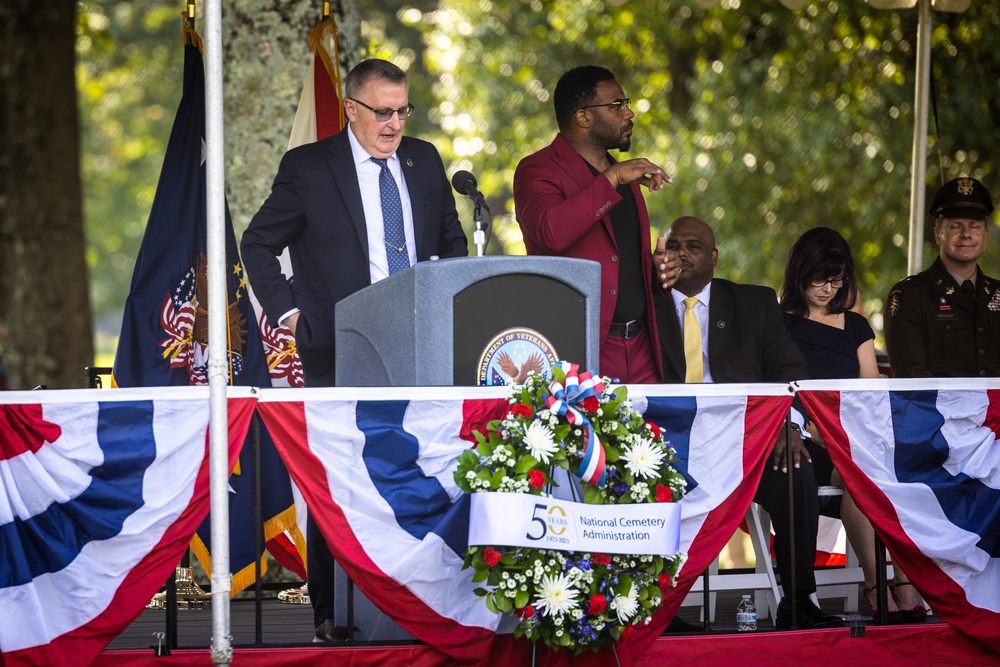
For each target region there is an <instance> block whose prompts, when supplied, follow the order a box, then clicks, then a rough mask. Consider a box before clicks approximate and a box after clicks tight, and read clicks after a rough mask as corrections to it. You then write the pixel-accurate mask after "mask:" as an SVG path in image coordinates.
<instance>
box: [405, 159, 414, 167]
mask: <svg viewBox="0 0 1000 667" xmlns="http://www.w3.org/2000/svg"><path fill="white" fill-rule="evenodd" d="M406 166H407V167H412V166H413V160H411V159H410V158H406Z"/></svg>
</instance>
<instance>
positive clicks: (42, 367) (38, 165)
mask: <svg viewBox="0 0 1000 667" xmlns="http://www.w3.org/2000/svg"><path fill="white" fill-rule="evenodd" d="M75 43H76V2H75V0H52V1H50V2H42V3H40V2H34V1H33V0H8V2H4V3H0V319H2V320H3V322H4V323H5V325H6V340H5V341H3V348H2V353H3V361H4V364H5V365H6V368H7V374H8V387H9V388H10V389H30V388H31V387H34V386H36V385H41V384H44V385H47V386H49V387H52V388H57V387H58V388H66V387H82V386H84V374H83V369H84V366H88V365H92V364H93V357H94V350H93V339H92V338H93V337H92V326H91V315H90V295H89V288H88V286H89V281H88V276H87V264H86V261H85V256H84V249H85V241H84V230H83V211H82V203H81V202H82V198H81V186H80V166H79V165H80V142H79V125H78V118H77V100H76V80H75V71H74V68H75V63H76V59H75Z"/></svg>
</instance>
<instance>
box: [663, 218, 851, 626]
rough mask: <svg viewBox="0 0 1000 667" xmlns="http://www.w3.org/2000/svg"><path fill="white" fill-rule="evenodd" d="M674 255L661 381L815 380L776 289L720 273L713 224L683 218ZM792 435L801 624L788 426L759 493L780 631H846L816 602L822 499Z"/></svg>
mask: <svg viewBox="0 0 1000 667" xmlns="http://www.w3.org/2000/svg"><path fill="white" fill-rule="evenodd" d="M667 249H668V250H673V251H675V252H676V253H677V254H678V255H679V257H680V260H681V273H680V277H679V278H678V279H677V282H676V283H675V284H674V287H673V294H672V295H671V296H669V297H663V298H659V299H658V300H657V303H656V317H657V327H658V330H659V334H660V348H661V352H662V354H663V374H664V377H663V381H664V382H744V383H749V382H791V381H793V380H802V379H805V378H807V377H808V372H807V371H806V362H805V360H804V359H803V358H802V353H801V352H799V348H798V346H797V345H796V344H795V343H794V341H792V339H791V338H790V337H789V336H788V332H787V331H786V330H785V325H784V323H783V322H782V315H781V310H780V309H779V307H778V299H777V296H776V295H775V293H774V290H772V289H770V288H768V287H760V286H757V285H737V284H736V283H732V282H730V281H728V280H722V279H721V278H714V277H713V275H714V269H715V264H716V261H717V260H718V257H719V251H718V250H717V249H716V247H715V234H714V233H713V232H712V228H711V227H709V226H708V225H707V224H705V223H704V222H702V221H701V220H699V219H697V218H692V217H683V218H679V219H677V220H675V221H674V222H673V224H671V225H670V230H669V231H668V232H667ZM685 334H687V337H685ZM791 433H792V436H791V446H792V447H791V448H792V463H793V465H794V467H795V469H796V470H795V473H794V475H793V483H794V498H795V501H794V502H795V512H794V514H795V530H794V547H795V548H794V563H795V600H796V608H797V618H796V619H795V622H794V623H793V622H792V610H791V601H790V599H789V591H788V589H789V588H790V582H791V580H792V575H791V570H792V562H793V558H792V541H791V540H790V539H789V534H788V533H789V531H788V522H789V506H788V478H787V477H786V475H787V462H786V461H785V453H786V449H787V447H786V442H785V430H784V429H782V430H781V432H780V433H779V435H778V440H777V442H776V443H775V446H774V452H773V454H772V458H771V462H772V465H765V466H764V472H763V475H762V476H761V480H760V484H759V485H758V487H757V493H756V495H755V497H754V500H756V501H757V502H758V503H760V505H761V506H762V507H764V509H766V510H767V511H768V513H769V514H770V515H771V518H772V520H773V524H774V531H775V536H774V549H775V553H776V555H777V559H778V571H779V572H780V574H781V581H782V585H783V586H784V588H785V597H784V598H782V600H781V602H780V603H779V604H778V613H777V616H776V619H775V626H777V627H779V628H789V627H792V626H795V627H799V628H818V627H831V626H833V625H840V624H842V622H841V620H840V619H839V618H838V617H836V616H828V615H827V614H825V613H823V611H822V610H821V609H820V608H819V607H817V606H816V605H815V604H814V603H813V602H812V600H810V598H809V596H810V595H811V594H812V593H813V592H815V591H816V579H815V576H814V573H813V562H814V559H815V554H816V535H817V532H818V530H819V499H818V496H817V483H816V473H815V471H814V470H813V466H812V460H811V459H810V456H809V453H808V451H807V450H806V449H805V447H804V446H803V444H802V438H801V432H800V429H799V427H798V426H797V425H793V427H792V429H791Z"/></svg>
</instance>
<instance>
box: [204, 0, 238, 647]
mask: <svg viewBox="0 0 1000 667" xmlns="http://www.w3.org/2000/svg"><path fill="white" fill-rule="evenodd" d="M222 107H223V102H222V3H221V0H206V1H205V144H206V156H205V172H206V180H207V184H208V190H207V193H206V198H207V205H208V238H207V242H206V246H207V254H208V349H209V358H208V385H209V401H210V413H211V426H210V429H209V455H210V457H211V458H210V461H211V478H210V483H211V507H212V509H211V511H212V662H213V663H215V664H216V665H228V664H230V663H231V662H232V661H233V647H232V639H233V637H232V635H231V634H230V610H229V594H230V590H231V588H232V576H231V575H230V573H229V569H230V567H229V489H228V487H229V418H228V411H227V405H226V386H227V384H228V379H229V374H228V372H227V370H228V369H227V367H228V359H229V354H228V349H229V345H228V335H227V334H228V332H227V327H228V317H227V310H228V307H227V295H226V234H225V223H226V176H225V155H224V150H223V129H222Z"/></svg>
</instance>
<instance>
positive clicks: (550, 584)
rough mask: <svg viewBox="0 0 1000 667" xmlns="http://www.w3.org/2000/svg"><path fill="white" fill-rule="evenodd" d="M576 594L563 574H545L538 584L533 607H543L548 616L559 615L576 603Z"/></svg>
mask: <svg viewBox="0 0 1000 667" xmlns="http://www.w3.org/2000/svg"><path fill="white" fill-rule="evenodd" d="M576 595H577V591H576V589H574V588H572V587H571V586H570V584H569V580H567V579H566V577H565V575H561V574H560V575H559V576H553V575H547V576H546V577H545V578H544V579H542V583H541V585H540V586H539V591H538V597H537V598H536V599H535V607H536V608H537V609H544V610H545V613H546V614H547V615H549V616H561V615H563V614H566V613H567V612H569V611H570V610H571V609H573V607H574V606H575V605H576Z"/></svg>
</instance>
